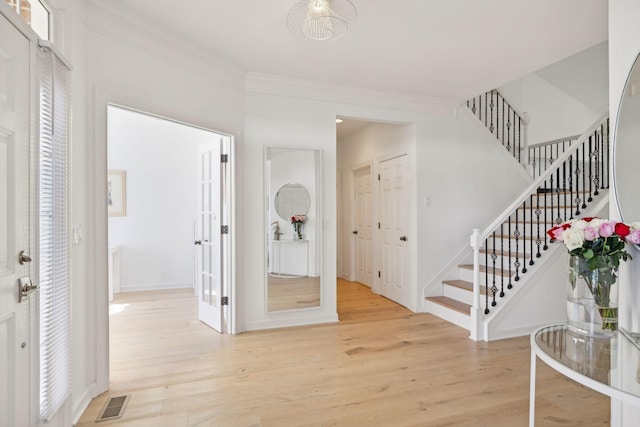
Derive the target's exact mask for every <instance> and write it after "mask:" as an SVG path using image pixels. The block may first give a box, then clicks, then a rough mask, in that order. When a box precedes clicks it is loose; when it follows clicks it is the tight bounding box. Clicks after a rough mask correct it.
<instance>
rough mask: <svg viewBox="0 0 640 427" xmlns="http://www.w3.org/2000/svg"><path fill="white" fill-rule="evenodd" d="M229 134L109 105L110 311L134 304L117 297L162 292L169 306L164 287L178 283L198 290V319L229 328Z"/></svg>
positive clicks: (189, 290)
mask: <svg viewBox="0 0 640 427" xmlns="http://www.w3.org/2000/svg"><path fill="white" fill-rule="evenodd" d="M231 142H232V141H231V137H230V136H228V135H224V134H221V133H218V132H215V131H211V130H208V129H202V128H199V127H195V126H191V125H188V124H184V123H179V122H176V121H173V120H169V119H165V118H160V117H157V116H154V115H150V114H146V113H142V112H139V111H134V110H131V109H128V108H126V107H121V106H116V105H108V107H107V165H108V167H107V168H108V172H107V175H108V179H107V185H108V190H107V205H108V245H109V292H108V295H109V300H110V307H109V315H110V316H117V314H118V313H120V312H122V311H123V310H126V309H127V304H126V303H124V304H120V303H119V298H118V296H119V295H123V294H125V293H126V294H129V293H133V292H135V293H137V294H138V297H139V298H142V299H148V300H150V301H153V299H154V298H155V299H157V301H158V303H157V304H156V305H155V306H156V307H157V308H158V309H159V310H163V309H166V310H168V309H169V305H167V301H166V294H167V293H171V292H174V291H176V290H178V291H179V292H182V293H184V292H186V293H187V294H190V295H192V300H193V301H192V302H193V305H194V309H193V313H194V319H193V320H194V321H197V320H198V319H199V320H200V321H202V322H203V323H205V324H207V325H208V326H210V327H211V328H213V329H214V330H216V331H217V332H221V333H224V332H229V330H230V325H229V322H230V319H231V313H230V306H228V305H224V304H223V298H224V297H225V296H228V295H229V292H230V265H231V264H230V257H231V255H230V250H229V241H228V238H229V235H228V224H229V222H228V221H229V218H230V195H229V192H230V188H231V182H230V170H229V167H228V161H229V157H228V153H229V148H230V145H231ZM225 226H226V230H225ZM128 296H130V294H129V295H128ZM163 301H164V302H163ZM138 327H148V328H154V327H155V326H154V325H138ZM113 332H114V331H113V330H112V331H111V333H113Z"/></svg>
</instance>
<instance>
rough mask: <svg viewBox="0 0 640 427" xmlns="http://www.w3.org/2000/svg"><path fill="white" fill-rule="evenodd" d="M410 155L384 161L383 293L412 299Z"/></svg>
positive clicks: (406, 300)
mask: <svg viewBox="0 0 640 427" xmlns="http://www.w3.org/2000/svg"><path fill="white" fill-rule="evenodd" d="M407 168H408V164H407V156H406V155H403V156H400V157H396V158H393V159H390V160H386V161H384V162H381V163H380V213H381V216H380V229H381V232H382V233H381V234H382V254H381V255H382V259H381V266H380V281H381V286H382V289H381V294H382V295H383V296H385V297H387V298H389V299H391V300H393V301H395V302H397V303H399V304H402V305H404V306H405V307H406V306H407V305H408V303H409V247H408V246H407V240H408V237H407V231H408V229H409V227H408V223H409V192H408V190H409V188H408V180H407V176H408V171H407Z"/></svg>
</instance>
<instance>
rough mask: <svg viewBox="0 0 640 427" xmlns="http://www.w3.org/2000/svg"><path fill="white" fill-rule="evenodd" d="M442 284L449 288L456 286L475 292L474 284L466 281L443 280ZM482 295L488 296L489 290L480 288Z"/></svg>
mask: <svg viewBox="0 0 640 427" xmlns="http://www.w3.org/2000/svg"><path fill="white" fill-rule="evenodd" d="M442 283H444V284H445V285H449V286H454V287H456V288H459V289H464V290H465V291H469V292H473V283H471V282H467V281H466V280H443V281H442ZM480 293H481V294H483V295H486V293H487V290H486V288H485V287H484V286H480Z"/></svg>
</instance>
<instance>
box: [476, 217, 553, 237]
mask: <svg viewBox="0 0 640 427" xmlns="http://www.w3.org/2000/svg"><path fill="white" fill-rule="evenodd" d="M542 220H543V221H544V217H542ZM534 221H535V220H534ZM539 228H540V239H542V240H544V236H545V234H546V233H547V228H550V227H545V226H544V224H543V223H542V222H540V227H539ZM516 229H517V230H518V231H519V232H520V235H521V236H522V235H525V236H531V235H533V236H536V237H537V236H538V224H537V223H535V222H534V223H533V224H532V223H518V227H517V228H516V224H515V223H514V222H512V223H511V232H509V224H503V225H502V231H501V230H500V227H498V229H497V230H496V235H500V234H502V235H504V236H509V235H511V236H513V233H515V231H516ZM532 233H533V234H532ZM498 240H499V239H498V238H497V237H496V241H498ZM547 240H549V238H548V237H547ZM489 241H491V236H489Z"/></svg>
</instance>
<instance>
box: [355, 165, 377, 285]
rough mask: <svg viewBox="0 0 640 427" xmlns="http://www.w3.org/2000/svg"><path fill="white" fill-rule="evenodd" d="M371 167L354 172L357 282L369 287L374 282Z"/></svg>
mask: <svg viewBox="0 0 640 427" xmlns="http://www.w3.org/2000/svg"><path fill="white" fill-rule="evenodd" d="M372 187H373V186H372V182H371V166H365V167H363V168H360V169H358V170H356V171H355V172H354V190H355V197H354V203H355V209H354V211H355V212H354V214H355V221H354V222H355V224H354V225H355V228H354V230H353V233H354V235H355V236H354V237H355V267H356V268H355V269H356V281H358V282H360V283H362V284H365V285H367V286H369V287H371V285H372V281H373V198H372V195H373V193H372Z"/></svg>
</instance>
